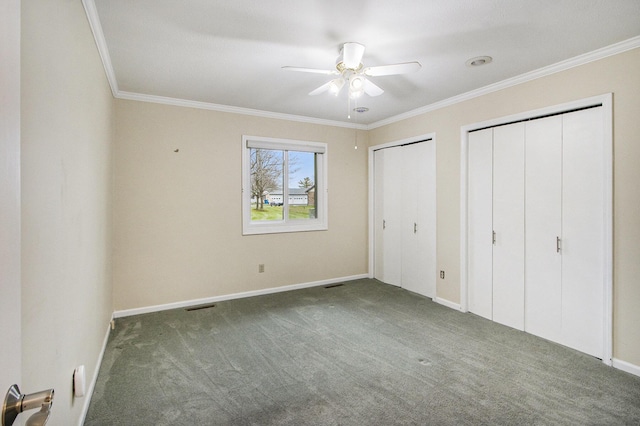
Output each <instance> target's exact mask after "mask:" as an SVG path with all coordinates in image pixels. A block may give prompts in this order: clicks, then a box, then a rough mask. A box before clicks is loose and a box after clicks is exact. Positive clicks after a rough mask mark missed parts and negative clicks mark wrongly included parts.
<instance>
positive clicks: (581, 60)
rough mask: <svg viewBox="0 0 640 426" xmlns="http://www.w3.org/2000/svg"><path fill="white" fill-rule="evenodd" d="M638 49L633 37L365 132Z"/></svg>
mask: <svg viewBox="0 0 640 426" xmlns="http://www.w3.org/2000/svg"><path fill="white" fill-rule="evenodd" d="M638 47H640V36H637V37H633V38H630V39H628V40H624V41H621V42H619V43H615V44H612V45H609V46H606V47H603V48H601V49H598V50H594V51H592V52H589V53H585V54H583V55H579V56H575V57H573V58H569V59H567V60H564V61H561V62H557V63H555V64H552V65H549V66H546V67H544V68H539V69H537V70H533V71H530V72H527V73H524V74H520V75H518V76H516V77H512V78H509V79H506V80H502V81H500V82H498V83H494V84H490V85H488V86H484V87H481V88H479V89H475V90H472V91H470V92H466V93H462V94H460V95H457V96H453V97H451V98H448V99H444V100H442V101H439V102H435V103H432V104H429V105H426V106H423V107H420V108H417V109H414V110H411V111H407V112H405V113H402V114H398V115H395V116H393V117H389V118H385V119H384V120H380V121H376V122H375V123H371V124H369V126H367V130H372V129H376V128H378V127H382V126H386V125H388V124H392V123H397V122H398V121H402V120H406V119H408V118H411V117H415V116H417V115H420V114H424V113H427V112H430V111H435V110H437V109H440V108H444V107H447V106H451V105H454V104H457V103H460V102H464V101H468V100H470V99H474V98H477V97H479V96H483V95H486V94H488V93H493V92H496V91H498V90H503V89H507V88H509V87H513V86H517V85H519V84H522V83H526V82H528V81H531V80H536V79H538V78H542V77H546V76H549V75H551V74H555V73H558V72H561V71H565V70H568V69H570V68H575V67H578V66H580V65H584V64H588V63H589V62H593V61H597V60H600V59H604V58H607V57H609V56H613V55H617V54H619V53H623V52H626V51H628V50H632V49H636V48H638Z"/></svg>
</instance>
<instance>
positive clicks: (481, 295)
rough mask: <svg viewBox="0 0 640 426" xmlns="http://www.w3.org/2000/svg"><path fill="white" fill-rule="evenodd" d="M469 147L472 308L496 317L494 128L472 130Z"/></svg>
mask: <svg viewBox="0 0 640 426" xmlns="http://www.w3.org/2000/svg"><path fill="white" fill-rule="evenodd" d="M468 147H469V149H468V183H467V188H468V205H467V209H468V216H467V218H468V224H467V225H468V226H467V228H468V230H469V231H468V232H469V233H468V248H467V253H468V270H467V276H468V292H469V294H468V299H469V311H470V312H473V313H474V314H476V315H480V316H482V317H484V318H487V319H493V245H492V241H493V236H492V229H493V218H492V209H493V207H492V203H493V172H492V170H493V129H484V130H478V131H475V132H471V133H469V144H468Z"/></svg>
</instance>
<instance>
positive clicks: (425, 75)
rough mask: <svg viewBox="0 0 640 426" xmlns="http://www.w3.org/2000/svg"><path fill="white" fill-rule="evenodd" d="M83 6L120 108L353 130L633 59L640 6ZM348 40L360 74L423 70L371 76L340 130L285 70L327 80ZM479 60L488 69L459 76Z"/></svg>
mask: <svg viewBox="0 0 640 426" xmlns="http://www.w3.org/2000/svg"><path fill="white" fill-rule="evenodd" d="M84 3H85V8H86V10H87V14H88V17H89V20H90V22H91V24H92V28H93V31H94V34H95V36H96V40H97V43H98V46H99V48H100V49H101V54H102V57H103V61H104V62H105V68H106V71H107V75H108V77H109V80H110V83H111V86H112V89H113V91H114V94H115V96H116V97H120V98H135V99H147V100H153V99H155V100H159V99H160V98H158V97H162V98H169V99H166V101H168V102H170V103H176V102H177V103H182V104H187V105H196V103H193V102H183V101H194V102H197V103H199V104H197V105H200V106H202V107H205V108H212V109H221V110H231V111H238V112H244V113H250V114H258V115H262V114H264V115H270V116H280V114H287V115H294V116H302V117H310V118H311V119H312V120H310V121H315V120H316V119H317V120H330V121H335V122H342V124H339V125H346V126H355V127H362V126H365V127H366V125H376V124H379V123H382V122H385V121H386V122H388V121H390V120H391V121H392V120H393V119H394V118H398V116H403V115H404V116H407V114H411V112H412V111H413V112H415V111H416V110H420V109H424V108H425V107H428V106H430V105H433V104H437V103H441V102H443V101H446V100H448V99H451V98H453V97H456V96H459V95H462V94H465V93H468V92H471V91H477V90H478V89H480V88H486V86H489V85H494V84H495V83H498V82H504V81H505V80H507V81H509V80H513V79H514V78H516V77H518V76H522V75H523V74H526V73H531V72H533V71H536V70H540V69H545V68H546V67H550V66H552V65H554V64H556V65H555V67H556V68H557V67H558V65H557V64H558V63H561V62H562V63H565V64H573V63H576V60H578V59H579V60H580V61H582V62H584V61H586V60H588V59H589V58H595V57H597V56H594V54H593V53H592V52H594V51H598V50H599V49H603V48H607V47H610V46H612V45H617V46H619V45H623V48H624V49H627V48H629V46H631V47H637V46H640V42H639V40H640V37H639V36H640V0H394V1H383V0H379V1H377V0H350V1H345V0H343V1H335V0H229V1H222V0H217V1H216V0H182V1H177V0H136V1H131V0H84ZM348 41H357V42H359V43H362V44H364V45H365V46H366V50H365V53H364V59H363V63H364V65H365V66H377V65H385V64H390V63H397V62H407V61H419V62H420V63H421V64H422V69H421V70H420V71H418V72H417V73H413V74H406V75H398V76H381V77H370V78H371V80H372V81H373V82H375V83H376V84H377V85H378V86H380V87H381V88H383V89H384V90H385V93H384V94H383V95H381V96H379V97H375V98H372V97H368V96H366V95H365V96H363V97H362V98H361V99H359V100H358V106H365V107H368V108H369V109H370V110H369V112H366V113H362V114H352V118H351V120H349V119H347V112H348V110H347V109H348V108H347V97H346V94H345V93H344V92H345V91H344V90H343V93H341V95H340V96H338V97H335V96H332V95H330V94H329V93H324V94H322V95H318V96H309V95H308V93H309V92H310V91H311V90H313V89H315V88H316V87H318V86H320V85H322V84H323V83H325V82H327V81H329V80H330V79H331V78H332V77H331V76H326V75H321V74H309V73H297V72H291V71H285V70H282V69H281V67H282V66H284V65H291V66H299V67H309V68H320V69H333V67H334V65H335V59H336V57H337V56H338V53H339V49H340V46H341V45H342V43H344V42H348ZM609 49H610V50H611V47H610V48H609ZM605 50H607V49H605ZM607 52H608V50H607ZM586 54H590V55H586ZM480 55H489V56H492V57H493V62H492V63H490V64H488V65H485V66H482V67H476V68H471V67H467V66H465V62H466V61H467V60H468V59H470V58H472V57H475V56H480ZM581 55H582V56H581ZM576 57H579V58H576ZM567 60H573V62H571V61H567ZM563 61H566V62H563ZM547 69H548V70H552V69H554V68H553V67H551V68H547ZM140 95H144V96H140ZM354 106H355V105H354V104H352V105H351V108H353V107H354ZM274 113H275V114H274ZM297 118H298V119H303V120H306V119H305V118H301V117H297ZM344 123H346V124H344Z"/></svg>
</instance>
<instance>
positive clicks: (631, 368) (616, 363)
mask: <svg viewBox="0 0 640 426" xmlns="http://www.w3.org/2000/svg"><path fill="white" fill-rule="evenodd" d="M612 361H613V362H612V366H613V368H617V369H618V370H622V371H625V372H627V373H630V374H633V375H635V376H638V377H640V366H639V365H635V364H631V363H630V362H627V361H623V360H621V359H617V358H613V360H612Z"/></svg>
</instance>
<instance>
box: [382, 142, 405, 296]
mask: <svg viewBox="0 0 640 426" xmlns="http://www.w3.org/2000/svg"><path fill="white" fill-rule="evenodd" d="M382 191H383V193H384V206H383V223H384V230H383V231H382V232H383V254H382V256H383V264H384V274H383V279H382V281H383V282H385V283H387V284H392V285H396V286H400V285H401V283H402V209H403V207H402V148H401V147H396V148H387V149H386V150H385V153H384V181H383V189H382Z"/></svg>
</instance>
